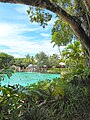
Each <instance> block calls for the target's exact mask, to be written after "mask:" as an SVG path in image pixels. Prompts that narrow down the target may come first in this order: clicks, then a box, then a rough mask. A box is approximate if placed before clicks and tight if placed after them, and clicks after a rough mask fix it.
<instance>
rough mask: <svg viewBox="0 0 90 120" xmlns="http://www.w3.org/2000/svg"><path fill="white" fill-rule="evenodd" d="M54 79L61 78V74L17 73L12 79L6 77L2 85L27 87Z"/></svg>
mask: <svg viewBox="0 0 90 120" xmlns="http://www.w3.org/2000/svg"><path fill="white" fill-rule="evenodd" d="M53 78H60V74H44V73H36V72H16V73H14V74H13V75H12V76H11V77H10V79H9V78H8V77H7V76H6V77H5V79H4V81H2V82H1V85H2V86H3V85H6V86H7V85H8V84H9V85H15V84H20V85H22V86H27V85H29V84H32V83H37V82H38V81H42V80H52V79H53Z"/></svg>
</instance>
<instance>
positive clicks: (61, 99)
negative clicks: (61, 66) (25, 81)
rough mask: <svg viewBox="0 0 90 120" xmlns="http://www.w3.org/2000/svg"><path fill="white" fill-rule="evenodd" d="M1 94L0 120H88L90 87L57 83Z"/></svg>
mask: <svg viewBox="0 0 90 120" xmlns="http://www.w3.org/2000/svg"><path fill="white" fill-rule="evenodd" d="M0 90H1V91H2V93H3V95H1V96H0V98H1V99H0V108H1V112H0V120H14V119H17V120H32V119H33V120H70V119H71V120H75V119H76V120H81V119H84V120H89V112H90V108H89V105H90V100H89V99H90V95H89V89H88V87H84V86H82V87H79V86H77V87H76V86H73V85H72V84H71V83H68V82H66V81H63V80H62V79H54V80H53V81H49V80H46V81H41V82H39V83H38V84H37V85H36V84H32V85H30V86H27V87H26V88H25V87H22V86H18V85H16V86H8V87H5V86H4V87H1V88H0Z"/></svg>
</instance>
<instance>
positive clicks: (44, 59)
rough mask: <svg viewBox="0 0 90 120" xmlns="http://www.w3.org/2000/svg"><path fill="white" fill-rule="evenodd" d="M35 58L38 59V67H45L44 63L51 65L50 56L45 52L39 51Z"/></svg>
mask: <svg viewBox="0 0 90 120" xmlns="http://www.w3.org/2000/svg"><path fill="white" fill-rule="evenodd" d="M35 58H36V60H37V65H38V67H40V68H43V67H44V65H46V66H48V65H49V58H48V56H47V55H46V54H45V53H44V52H40V53H37V54H36V55H35Z"/></svg>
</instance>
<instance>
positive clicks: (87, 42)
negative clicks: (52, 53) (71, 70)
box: [0, 0, 90, 67]
mask: <svg viewBox="0 0 90 120" xmlns="http://www.w3.org/2000/svg"><path fill="white" fill-rule="evenodd" d="M0 2H8V3H16V4H25V5H31V6H36V7H41V8H45V9H48V10H50V11H52V12H54V13H56V14H57V15H58V16H59V17H61V18H62V19H63V20H65V21H66V22H68V23H69V25H70V26H71V28H72V30H73V31H74V33H75V35H76V36H77V37H78V38H79V40H80V41H81V44H82V46H83V47H84V48H85V50H86V51H87V55H88V56H87V57H88V59H89V61H88V62H89V63H88V64H89V65H88V66H89V67H90V38H89V36H88V35H87V34H86V31H85V30H84V29H83V27H82V26H81V21H79V20H78V19H77V18H76V17H74V16H71V15H70V14H68V13H67V12H66V11H65V10H63V9H62V8H61V7H60V6H58V5H56V4H55V3H53V2H51V1H50V0H34V1H33V0H0ZM85 4H86V6H87V9H89V8H90V3H89V0H86V2H85Z"/></svg>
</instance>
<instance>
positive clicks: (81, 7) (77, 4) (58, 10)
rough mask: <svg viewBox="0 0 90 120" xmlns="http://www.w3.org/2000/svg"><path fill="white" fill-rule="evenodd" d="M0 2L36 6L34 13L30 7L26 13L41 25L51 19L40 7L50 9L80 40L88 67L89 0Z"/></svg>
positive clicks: (18, 0)
mask: <svg viewBox="0 0 90 120" xmlns="http://www.w3.org/2000/svg"><path fill="white" fill-rule="evenodd" d="M0 2H8V3H16V4H18V3H19V4H26V5H30V6H35V7H38V8H35V9H36V11H38V12H36V13H34V11H33V10H32V9H33V8H32V7H30V9H29V10H28V14H29V15H30V19H31V21H37V22H41V25H43V27H45V25H46V24H47V22H48V21H49V20H50V19H51V16H50V15H49V14H48V13H44V10H43V11H42V10H41V9H40V8H44V9H47V10H50V11H52V12H53V13H55V14H56V15H57V16H58V17H59V18H60V19H61V18H62V20H64V21H66V22H67V23H68V24H69V26H70V28H71V29H72V30H73V32H74V34H75V35H76V36H77V37H78V39H79V40H80V42H81V44H82V46H83V47H84V49H85V51H86V53H85V54H86V56H87V60H88V67H90V0H34V1H33V0H0ZM31 13H32V15H31Z"/></svg>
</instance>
